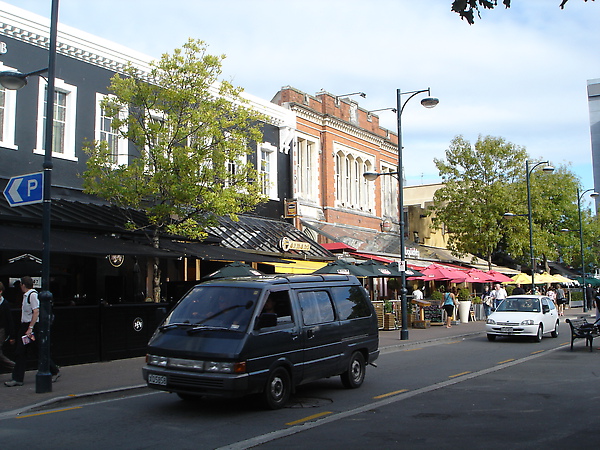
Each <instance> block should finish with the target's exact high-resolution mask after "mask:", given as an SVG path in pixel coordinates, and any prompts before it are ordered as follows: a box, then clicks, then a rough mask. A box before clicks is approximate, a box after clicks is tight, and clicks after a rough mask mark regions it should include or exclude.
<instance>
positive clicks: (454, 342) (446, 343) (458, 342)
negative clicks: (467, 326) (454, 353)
mask: <svg viewBox="0 0 600 450" xmlns="http://www.w3.org/2000/svg"><path fill="white" fill-rule="evenodd" d="M461 342H462V341H452V342H445V343H444V344H445V345H450V344H460V343H461Z"/></svg>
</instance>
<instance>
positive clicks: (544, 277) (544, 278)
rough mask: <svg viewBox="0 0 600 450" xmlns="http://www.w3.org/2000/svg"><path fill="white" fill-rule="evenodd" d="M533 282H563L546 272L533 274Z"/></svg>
mask: <svg viewBox="0 0 600 450" xmlns="http://www.w3.org/2000/svg"><path fill="white" fill-rule="evenodd" d="M535 282H536V284H537V283H563V281H560V280H559V279H558V278H556V277H555V276H554V275H550V274H549V273H548V272H543V273H541V274H539V275H536V276H535Z"/></svg>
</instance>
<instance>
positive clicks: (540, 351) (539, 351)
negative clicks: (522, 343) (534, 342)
mask: <svg viewBox="0 0 600 450" xmlns="http://www.w3.org/2000/svg"><path fill="white" fill-rule="evenodd" d="M545 351H546V350H538V351H536V352H531V354H532V355H535V354H536V353H542V352H545Z"/></svg>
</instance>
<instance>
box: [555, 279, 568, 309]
mask: <svg viewBox="0 0 600 450" xmlns="http://www.w3.org/2000/svg"><path fill="white" fill-rule="evenodd" d="M565 303H567V298H566V297H565V290H564V289H563V288H562V285H560V284H559V285H557V287H556V304H557V305H558V315H559V316H564V315H565Z"/></svg>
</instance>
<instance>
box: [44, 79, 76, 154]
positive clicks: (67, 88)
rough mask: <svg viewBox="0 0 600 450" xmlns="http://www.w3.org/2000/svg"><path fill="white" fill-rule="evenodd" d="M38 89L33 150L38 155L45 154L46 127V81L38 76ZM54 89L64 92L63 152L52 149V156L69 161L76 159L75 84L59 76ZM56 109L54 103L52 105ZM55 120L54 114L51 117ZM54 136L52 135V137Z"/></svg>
mask: <svg viewBox="0 0 600 450" xmlns="http://www.w3.org/2000/svg"><path fill="white" fill-rule="evenodd" d="M38 86H39V89H38V117H37V118H38V120H37V124H38V126H37V139H36V148H35V149H34V150H33V152H34V153H36V154H38V155H43V154H45V149H44V144H45V143H44V132H45V129H46V118H45V116H46V92H47V86H48V83H47V82H46V80H45V79H44V78H42V77H39V84H38ZM55 91H56V92H60V93H63V94H65V95H66V96H65V99H66V102H65V110H66V111H65V121H64V124H65V131H64V143H63V153H59V152H55V151H54V149H52V157H53V158H59V159H67V160H70V161H78V160H79V158H77V156H76V154H75V130H76V125H77V86H73V85H71V84H67V83H65V81H64V80H61V79H60V78H56V79H55ZM54 107H55V109H56V104H55V105H54ZM53 119H54V122H56V114H55V115H54V117H53ZM54 137H55V136H54V135H53V138H54Z"/></svg>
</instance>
